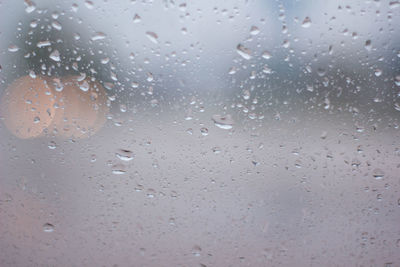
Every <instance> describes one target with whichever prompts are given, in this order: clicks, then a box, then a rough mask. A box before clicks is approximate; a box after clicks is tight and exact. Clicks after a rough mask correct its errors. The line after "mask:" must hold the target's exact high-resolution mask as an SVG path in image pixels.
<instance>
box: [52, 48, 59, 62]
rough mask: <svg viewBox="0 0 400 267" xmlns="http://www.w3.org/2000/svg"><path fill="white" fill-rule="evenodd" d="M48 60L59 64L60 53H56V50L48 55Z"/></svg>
mask: <svg viewBox="0 0 400 267" xmlns="http://www.w3.org/2000/svg"><path fill="white" fill-rule="evenodd" d="M50 58H51V59H52V60H54V61H56V62H59V61H60V60H61V59H60V52H58V50H54V51H53V52H52V53H51V54H50Z"/></svg>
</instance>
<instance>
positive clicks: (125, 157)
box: [115, 149, 134, 161]
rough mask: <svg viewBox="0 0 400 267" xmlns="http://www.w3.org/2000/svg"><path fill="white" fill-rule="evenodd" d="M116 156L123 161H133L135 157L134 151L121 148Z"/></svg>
mask: <svg viewBox="0 0 400 267" xmlns="http://www.w3.org/2000/svg"><path fill="white" fill-rule="evenodd" d="M115 156H116V157H117V158H119V159H120V160H122V161H131V160H133V158H134V155H133V152H132V151H130V150H126V149H119V150H118V152H117V153H115Z"/></svg>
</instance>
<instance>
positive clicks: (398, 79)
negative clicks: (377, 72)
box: [394, 74, 400, 86]
mask: <svg viewBox="0 0 400 267" xmlns="http://www.w3.org/2000/svg"><path fill="white" fill-rule="evenodd" d="M394 83H395V84H396V85H397V86H400V74H399V75H396V77H394Z"/></svg>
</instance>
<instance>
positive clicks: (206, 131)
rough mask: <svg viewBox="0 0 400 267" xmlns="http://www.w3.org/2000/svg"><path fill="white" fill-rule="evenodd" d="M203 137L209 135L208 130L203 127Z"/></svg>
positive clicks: (201, 130)
mask: <svg viewBox="0 0 400 267" xmlns="http://www.w3.org/2000/svg"><path fill="white" fill-rule="evenodd" d="M200 132H201V135H203V136H206V135H208V129H207V128H206V127H202V128H201V129H200Z"/></svg>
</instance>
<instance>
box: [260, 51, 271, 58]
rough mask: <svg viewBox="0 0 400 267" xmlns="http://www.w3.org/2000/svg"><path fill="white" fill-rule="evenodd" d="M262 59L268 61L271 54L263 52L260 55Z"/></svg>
mask: <svg viewBox="0 0 400 267" xmlns="http://www.w3.org/2000/svg"><path fill="white" fill-rule="evenodd" d="M262 57H263V58H265V59H270V58H271V53H270V52H269V51H264V52H263V53H262Z"/></svg>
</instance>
